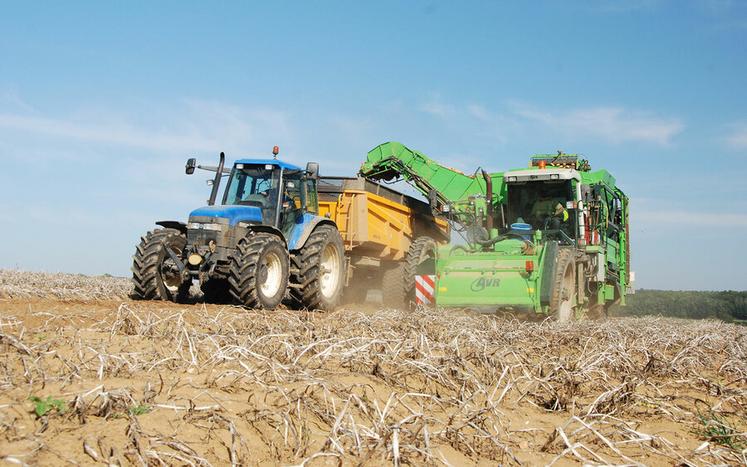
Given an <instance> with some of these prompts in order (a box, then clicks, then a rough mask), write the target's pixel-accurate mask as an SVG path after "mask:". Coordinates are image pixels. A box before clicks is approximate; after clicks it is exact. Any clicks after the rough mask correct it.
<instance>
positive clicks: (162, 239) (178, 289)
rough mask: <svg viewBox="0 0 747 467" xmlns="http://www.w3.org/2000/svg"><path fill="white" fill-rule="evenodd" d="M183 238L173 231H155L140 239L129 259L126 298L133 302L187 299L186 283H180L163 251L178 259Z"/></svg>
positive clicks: (185, 239) (187, 287) (179, 277)
mask: <svg viewBox="0 0 747 467" xmlns="http://www.w3.org/2000/svg"><path fill="white" fill-rule="evenodd" d="M186 244H187V237H186V236H185V235H184V234H183V233H181V232H180V231H178V230H176V229H155V230H153V231H151V232H148V233H147V234H145V236H144V237H142V238H141V239H140V244H138V246H137V247H136V248H135V256H133V258H132V285H133V290H132V294H131V295H130V296H131V297H132V298H133V299H135V300H171V301H173V302H182V301H185V300H186V299H187V298H189V287H190V285H191V283H190V282H189V281H182V277H181V275H180V274H179V273H178V271H177V270H176V265H174V264H173V260H172V259H171V256H170V255H169V254H168V251H167V249H171V251H173V252H174V253H176V255H177V256H181V254H182V250H183V249H184V246H185V245H186Z"/></svg>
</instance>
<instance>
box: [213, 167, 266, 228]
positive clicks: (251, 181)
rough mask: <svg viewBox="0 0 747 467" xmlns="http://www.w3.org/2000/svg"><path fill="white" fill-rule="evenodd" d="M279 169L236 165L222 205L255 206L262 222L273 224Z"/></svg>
mask: <svg viewBox="0 0 747 467" xmlns="http://www.w3.org/2000/svg"><path fill="white" fill-rule="evenodd" d="M279 181H280V168H279V167H276V166H274V165H267V164H256V165H249V164H236V166H235V167H234V169H233V172H232V173H231V179H230V180H229V182H228V188H227V189H226V195H225V198H224V200H223V204H228V205H231V204H239V205H244V206H256V207H258V208H260V209H262V218H263V219H264V222H266V223H269V224H274V220H275V212H276V208H277V190H278V188H277V187H278V183H279Z"/></svg>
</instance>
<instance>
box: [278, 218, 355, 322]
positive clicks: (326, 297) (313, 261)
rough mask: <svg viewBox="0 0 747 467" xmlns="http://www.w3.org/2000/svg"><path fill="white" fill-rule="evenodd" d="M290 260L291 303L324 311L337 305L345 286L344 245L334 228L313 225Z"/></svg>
mask: <svg viewBox="0 0 747 467" xmlns="http://www.w3.org/2000/svg"><path fill="white" fill-rule="evenodd" d="M291 263H292V265H293V273H292V274H291V277H290V282H291V284H292V287H291V289H290V294H291V298H292V299H293V302H294V305H295V306H297V307H299V308H305V309H308V310H327V311H329V310H333V309H334V308H335V307H337V306H338V304H339V303H340V300H341V299H342V290H343V287H344V286H345V247H344V245H343V243H342V237H341V236H340V232H339V231H338V230H337V229H336V228H335V227H333V226H331V225H321V226H319V227H317V228H316V229H315V230H314V231H313V232H312V233H311V235H309V238H308V240H306V244H305V245H304V246H303V248H301V249H300V250H297V251H295V252H293V253H292V254H291Z"/></svg>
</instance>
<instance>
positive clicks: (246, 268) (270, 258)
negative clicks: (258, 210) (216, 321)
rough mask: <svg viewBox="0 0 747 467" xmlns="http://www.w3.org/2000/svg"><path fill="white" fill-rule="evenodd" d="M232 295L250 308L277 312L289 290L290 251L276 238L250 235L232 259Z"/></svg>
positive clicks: (259, 234) (230, 286)
mask: <svg viewBox="0 0 747 467" xmlns="http://www.w3.org/2000/svg"><path fill="white" fill-rule="evenodd" d="M228 284H229V292H230V293H231V295H232V296H233V297H234V298H235V299H236V300H237V301H238V302H239V304H241V305H243V306H245V307H247V308H263V309H266V310H272V309H274V308H276V307H277V306H278V305H279V304H280V301H281V300H282V299H283V296H284V295H285V291H286V290H287V289H288V250H287V249H286V247H285V244H284V243H283V241H282V240H281V239H280V238H279V237H278V236H277V235H273V234H268V233H262V232H250V233H249V235H247V236H246V237H244V238H242V239H241V240H239V243H238V245H237V246H236V252H235V253H234V254H233V255H232V256H231V266H230V270H229V276H228Z"/></svg>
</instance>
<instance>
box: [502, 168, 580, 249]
mask: <svg viewBox="0 0 747 467" xmlns="http://www.w3.org/2000/svg"><path fill="white" fill-rule="evenodd" d="M572 199H573V197H572V195H571V183H570V181H559V182H554V181H553V182H548V181H541V182H524V183H511V184H510V185H509V186H508V206H507V208H508V210H507V220H508V221H509V223H526V224H530V225H531V226H532V228H533V229H547V228H549V227H548V225H549V224H550V223H551V220H552V218H553V217H554V216H556V214H555V211H556V207H557V205H558V204H560V205H562V206H563V207H565V206H566V203H567V201H568V200H572ZM567 212H568V220H567V221H565V222H561V228H562V230H564V231H566V233H567V234H568V235H569V236H571V237H573V236H574V235H571V234H572V232H573V229H572V228H571V226H573V225H575V219H574V217H573V216H574V214H575V213H574V212H572V211H567Z"/></svg>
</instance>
